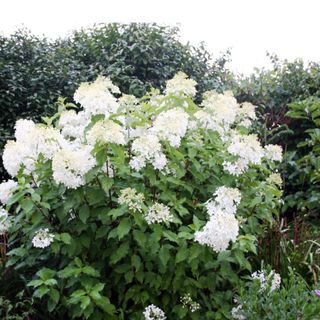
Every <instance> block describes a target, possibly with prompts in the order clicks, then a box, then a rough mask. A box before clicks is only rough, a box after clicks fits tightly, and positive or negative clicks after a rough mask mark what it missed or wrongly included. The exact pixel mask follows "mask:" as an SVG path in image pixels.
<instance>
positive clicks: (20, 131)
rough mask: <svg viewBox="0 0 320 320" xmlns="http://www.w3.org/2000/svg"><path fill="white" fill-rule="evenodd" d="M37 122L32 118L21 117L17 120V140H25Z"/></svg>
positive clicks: (15, 133) (15, 127)
mask: <svg viewBox="0 0 320 320" xmlns="http://www.w3.org/2000/svg"><path fill="white" fill-rule="evenodd" d="M35 127H36V124H35V123H34V122H33V121H32V120H24V119H20V120H18V121H17V122H16V124H15V126H14V129H15V132H14V136H15V138H16V139H17V140H24V139H25V138H26V135H28V133H30V132H31V131H32V130H34V129H35Z"/></svg>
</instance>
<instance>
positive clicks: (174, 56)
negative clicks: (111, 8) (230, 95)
mask: <svg viewBox="0 0 320 320" xmlns="http://www.w3.org/2000/svg"><path fill="white" fill-rule="evenodd" d="M178 33H179V30H178V29H177V28H169V27H160V26H157V25H150V24H129V25H122V24H108V25H99V26H96V27H94V28H92V29H85V30H81V31H75V32H73V33H72V34H71V35H70V36H69V37H67V38H65V39H58V40H54V41H50V40H48V39H46V38H41V37H36V36H34V35H32V34H31V33H29V32H28V31H26V30H19V31H17V32H15V33H14V34H13V35H11V36H10V37H5V36H0V105H1V115H0V130H1V137H0V139H1V141H0V148H1V149H2V147H3V144H4V142H5V141H6V140H7V138H8V137H10V136H11V135H12V129H13V125H14V123H15V121H16V120H17V119H21V118H31V119H36V120H39V119H40V118H41V116H43V115H46V114H53V113H54V110H55V108H54V107H53V106H54V104H55V102H56V101H57V98H58V97H59V96H63V97H66V98H68V99H71V98H72V95H73V92H74V90H75V88H76V87H77V86H78V85H79V84H80V83H81V82H84V81H90V80H92V79H93V78H95V77H96V76H97V75H98V74H100V75H106V76H109V77H110V78H111V79H112V80H113V81H114V83H116V84H117V85H118V86H119V87H120V89H121V91H122V92H124V93H128V94H134V95H137V96H140V97H141V96H142V95H144V94H145V93H146V91H147V90H149V89H150V88H151V87H156V88H163V86H164V84H165V81H166V80H167V79H169V78H171V77H172V76H173V75H174V74H175V73H176V72H177V71H180V70H181V71H184V72H186V73H187V74H188V75H190V76H191V77H192V78H194V79H195V80H197V82H198V91H199V93H200V94H201V93H203V92H204V91H206V90H208V89H209V88H210V89H212V88H217V89H222V88H223V86H224V84H225V83H226V79H227V77H228V73H227V72H226V71H225V68H224V65H225V63H226V61H227V58H228V57H227V56H222V57H221V58H219V59H218V60H217V61H215V62H212V61H211V59H210V55H209V53H208V52H207V51H206V49H205V48H204V47H202V46H200V47H192V46H190V45H184V44H182V43H181V42H180V41H179V38H178ZM2 174H3V169H1V167H0V176H1V175H2Z"/></svg>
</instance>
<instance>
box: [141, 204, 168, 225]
mask: <svg viewBox="0 0 320 320" xmlns="http://www.w3.org/2000/svg"><path fill="white" fill-rule="evenodd" d="M144 218H145V220H146V221H147V223H148V224H153V223H161V222H172V221H173V215H172V214H171V213H170V208H169V207H167V206H165V205H164V204H162V203H157V202H156V203H155V204H154V205H152V206H151V207H150V208H149V210H148V212H147V214H146V215H145V216H144Z"/></svg>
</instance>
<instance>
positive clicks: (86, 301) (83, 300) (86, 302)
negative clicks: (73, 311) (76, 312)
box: [80, 296, 91, 310]
mask: <svg viewBox="0 0 320 320" xmlns="http://www.w3.org/2000/svg"><path fill="white" fill-rule="evenodd" d="M80 302H81V303H80V308H81V309H82V310H85V309H86V308H87V307H88V306H89V304H90V302H91V299H90V297H88V296H83V297H81V298H80Z"/></svg>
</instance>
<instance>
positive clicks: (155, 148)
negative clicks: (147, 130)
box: [130, 134, 167, 171]
mask: <svg viewBox="0 0 320 320" xmlns="http://www.w3.org/2000/svg"><path fill="white" fill-rule="evenodd" d="M132 152H133V154H135V155H136V156H135V157H133V158H132V159H131V160H130V167H131V168H133V169H135V170H137V171H139V170H140V169H141V168H143V167H144V166H145V165H146V162H147V161H149V162H151V163H152V164H153V166H154V167H155V168H156V169H159V170H162V169H163V168H164V167H165V165H166V164H167V159H166V157H165V155H164V154H163V153H162V151H161V144H160V142H159V139H158V137H156V136H155V135H153V134H146V135H143V136H141V137H138V138H136V139H135V140H134V141H133V143H132Z"/></svg>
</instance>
